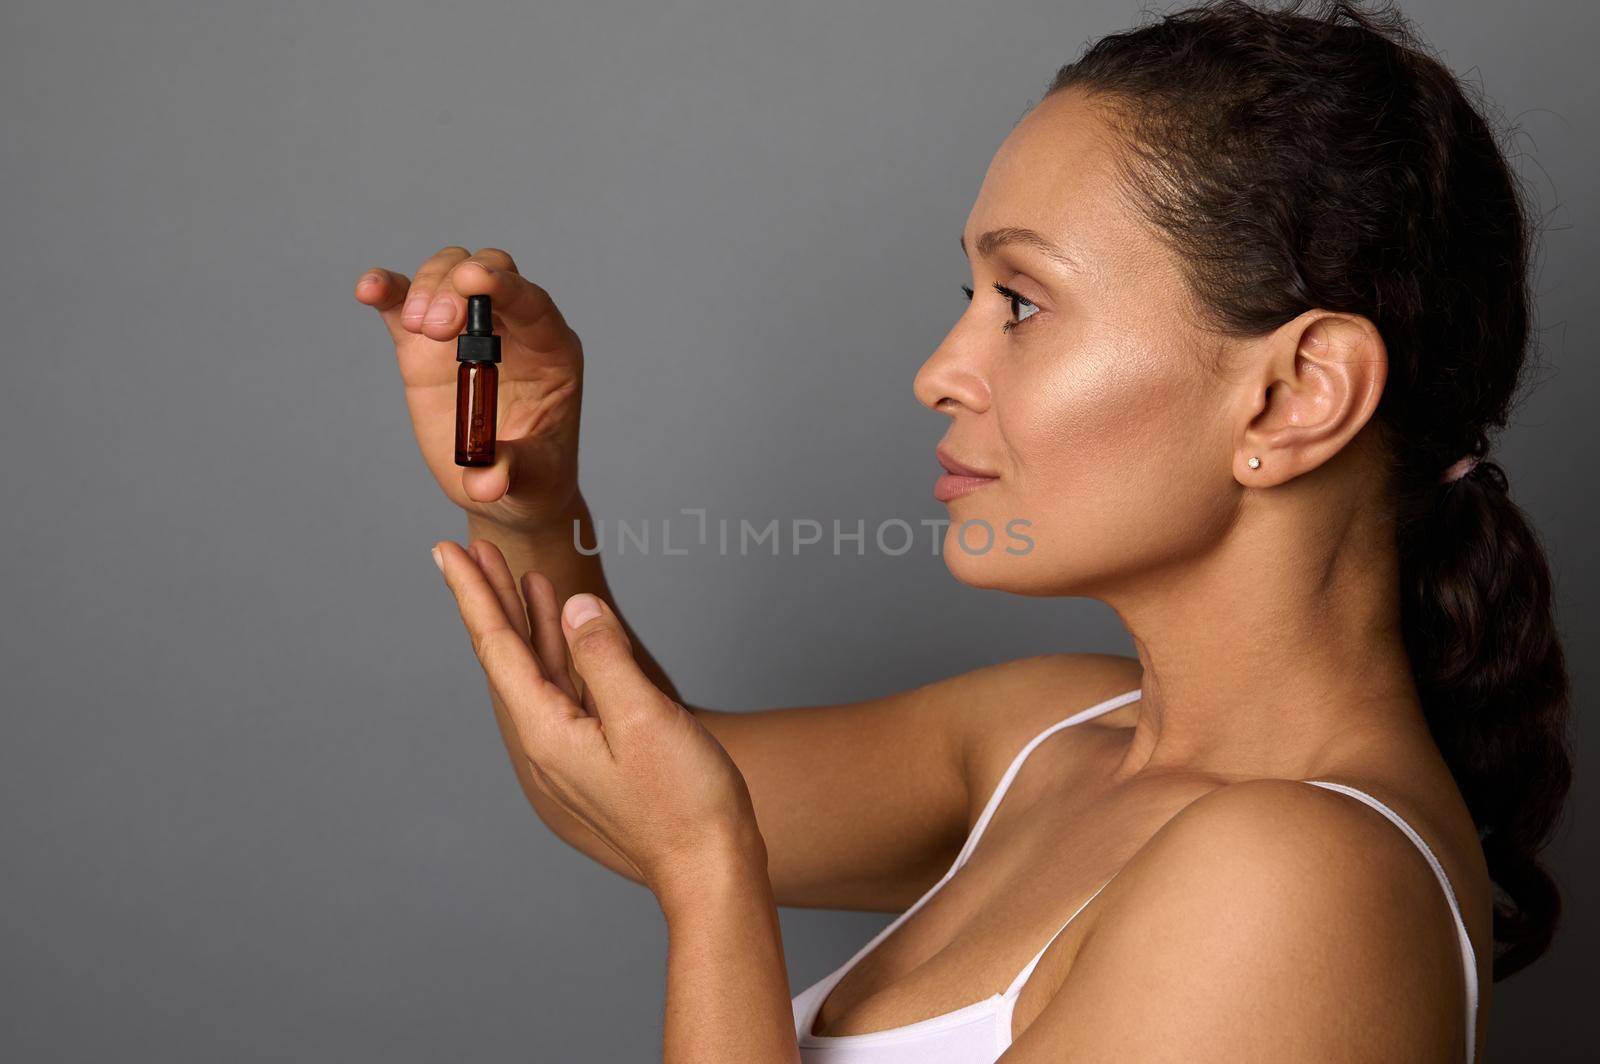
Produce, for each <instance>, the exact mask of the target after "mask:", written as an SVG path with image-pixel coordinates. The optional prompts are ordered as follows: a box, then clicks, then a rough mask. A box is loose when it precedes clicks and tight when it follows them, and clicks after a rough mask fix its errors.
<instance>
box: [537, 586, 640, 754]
mask: <svg viewBox="0 0 1600 1064" xmlns="http://www.w3.org/2000/svg"><path fill="white" fill-rule="evenodd" d="M561 628H562V631H563V633H564V634H565V635H566V639H567V647H568V649H569V651H570V653H571V654H572V663H573V666H574V667H575V668H576V669H577V671H578V672H579V673H580V674H581V675H582V677H583V682H584V686H585V687H586V688H587V689H588V691H589V693H590V694H592V695H593V696H594V704H595V707H596V709H597V711H598V713H599V715H600V719H601V721H603V722H604V723H605V726H606V728H607V730H608V731H615V730H617V729H618V728H626V727H628V726H629V725H632V724H636V723H641V722H643V721H645V720H647V719H649V718H651V717H653V716H655V715H656V714H658V713H659V712H660V711H661V710H662V708H663V707H664V706H665V705H666V696H665V695H663V694H662V693H661V689H660V688H658V687H656V685H655V684H653V683H651V682H650V678H649V677H648V676H646V675H645V674H644V671H643V670H642V669H640V668H639V663H638V662H637V661H636V660H634V656H633V645H632V644H631V643H630V642H629V641H628V636H627V633H626V632H624V631H623V630H622V621H621V620H620V619H619V618H618V617H617V615H616V614H615V613H613V612H612V611H611V607H610V606H607V605H606V604H605V603H604V602H603V601H602V600H601V599H600V598H599V597H598V596H596V595H589V594H578V595H573V596H572V597H571V598H569V599H567V604H566V606H565V607H564V608H563V609H562V611H561ZM613 745H614V742H613Z"/></svg>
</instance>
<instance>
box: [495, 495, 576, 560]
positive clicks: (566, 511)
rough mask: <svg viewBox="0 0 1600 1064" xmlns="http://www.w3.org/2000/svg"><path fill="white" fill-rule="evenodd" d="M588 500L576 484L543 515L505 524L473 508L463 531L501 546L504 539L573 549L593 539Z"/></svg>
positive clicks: (545, 546)
mask: <svg viewBox="0 0 1600 1064" xmlns="http://www.w3.org/2000/svg"><path fill="white" fill-rule="evenodd" d="M591 525H592V518H591V517H590V515H589V504H588V502H587V501H586V500H585V499H584V497H583V494H582V492H580V491H578V490H577V489H576V488H575V489H573V492H572V495H571V497H570V498H569V499H567V500H566V501H565V502H564V503H562V504H561V505H559V506H553V507H551V508H550V509H549V510H548V511H547V512H546V513H545V514H544V515H543V516H541V517H539V518H537V519H536V520H532V521H525V522H518V523H516V524H507V523H505V522H502V521H497V520H495V519H494V518H492V517H486V516H484V515H483V514H480V513H475V512H473V511H470V510H469V511H468V512H467V534H468V536H470V537H471V538H473V539H480V538H481V539H487V540H491V541H492V542H494V543H495V544H496V545H497V546H499V547H500V548H501V550H502V551H504V549H505V544H506V543H507V542H513V543H518V544H525V545H527V546H531V547H539V548H545V549H548V548H552V547H567V548H570V549H573V550H576V549H577V547H578V546H579V545H580V544H588V545H590V546H592V545H593V544H594V543H595V540H594V537H593V531H592V527H591Z"/></svg>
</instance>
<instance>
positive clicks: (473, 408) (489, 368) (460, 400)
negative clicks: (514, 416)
mask: <svg viewBox="0 0 1600 1064" xmlns="http://www.w3.org/2000/svg"><path fill="white" fill-rule="evenodd" d="M456 361H457V362H458V363H460V365H459V366H457V368H456V465H459V466H488V465H494V430H495V417H496V400H497V399H498V398H499V395H500V366H499V362H500V337H498V336H496V335H495V334H494V323H493V318H492V316H491V312H490V307H489V297H488V296H468V297H467V330H466V332H464V333H462V334H461V335H460V336H458V337H456Z"/></svg>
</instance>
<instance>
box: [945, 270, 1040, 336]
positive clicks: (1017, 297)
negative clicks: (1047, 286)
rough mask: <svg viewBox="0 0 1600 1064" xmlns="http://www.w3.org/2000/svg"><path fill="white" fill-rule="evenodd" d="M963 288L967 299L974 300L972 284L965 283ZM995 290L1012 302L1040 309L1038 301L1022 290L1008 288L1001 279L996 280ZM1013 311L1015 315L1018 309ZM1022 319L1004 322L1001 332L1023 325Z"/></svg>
mask: <svg viewBox="0 0 1600 1064" xmlns="http://www.w3.org/2000/svg"><path fill="white" fill-rule="evenodd" d="M961 290H962V291H963V292H965V293H966V294H967V301H968V302H969V303H970V302H971V301H972V294H973V293H972V286H971V285H965V284H964V285H962V286H961ZM994 290H995V291H996V292H999V293H1000V295H1001V296H1003V297H1004V298H1005V299H1006V300H1008V301H1009V302H1011V303H1013V304H1015V303H1021V304H1022V305H1024V306H1028V307H1033V308H1034V309H1036V310H1037V309H1038V306H1039V305H1038V304H1037V303H1035V302H1033V300H1031V299H1029V298H1028V297H1027V296H1024V295H1023V294H1021V293H1020V292H1016V291H1014V290H1012V289H1010V288H1007V287H1006V286H1005V285H1003V284H1001V283H1000V282H999V281H995V282H994ZM1011 313H1012V314H1013V315H1015V314H1016V313H1017V311H1016V309H1015V308H1013V309H1012V311H1011ZM1026 320H1027V319H1026V318H1024V319H1022V321H1026ZM1022 321H1007V322H1003V323H1002V324H1001V325H1000V331H1001V332H1010V331H1011V330H1012V329H1015V328H1016V327H1017V326H1018V325H1021V324H1022Z"/></svg>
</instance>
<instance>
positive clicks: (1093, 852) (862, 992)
mask: <svg viewBox="0 0 1600 1064" xmlns="http://www.w3.org/2000/svg"><path fill="white" fill-rule="evenodd" d="M1022 782H1023V781H1022V780H1021V779H1020V778H1019V779H1018V781H1017V783H1018V784H1021V783H1022ZM1013 800H1015V804H1014V805H1012V806H1011V807H1010V808H1008V809H1006V810H1005V813H1006V814H1007V815H1005V816H1000V815H997V816H996V817H995V818H994V820H993V821H992V822H991V823H990V825H989V826H988V829H987V830H986V832H985V833H984V835H983V838H982V840H981V845H979V846H978V847H977V848H976V849H975V850H974V851H973V853H972V854H971V856H970V857H969V859H968V860H967V861H966V862H965V863H964V864H962V865H961V866H960V867H959V868H957V869H955V871H954V872H952V873H947V876H946V878H945V879H944V880H943V881H942V882H941V883H940V884H937V885H936V886H935V888H934V889H933V890H932V893H931V894H930V895H925V896H924V898H923V899H922V900H921V901H920V902H919V903H918V904H917V905H916V906H915V907H914V910H913V911H911V912H909V914H906V915H904V916H903V917H902V919H901V920H900V921H899V922H898V924H897V926H895V927H894V929H893V931H891V932H890V933H889V934H888V935H887V936H886V937H884V938H883V939H882V940H880V941H879V942H878V943H877V944H876V946H874V947H873V948H872V949H871V950H870V951H869V952H868V953H867V954H866V955H865V956H863V957H861V958H860V959H859V960H858V961H857V962H856V963H855V964H854V965H853V966H851V967H850V968H849V970H848V971H846V972H845V974H844V975H843V976H842V977H840V979H839V980H838V982H837V983H835V984H834V986H833V987H832V989H831V990H830V991H829V993H828V995H827V997H826V998H825V999H824V1000H823V1001H822V1003H821V1006H820V1008H819V1010H818V1012H817V1015H816V1019H815V1022H814V1024H813V1025H812V1027H811V1033H812V1034H814V1035H821V1036H848V1035H854V1034H867V1033H874V1032H879V1031H886V1030H890V1029H892V1028H897V1027H902V1026H905V1025H907V1024H912V1023H917V1022H920V1021H923V1020H926V1019H930V1018H932V1017H936V1016H942V1015H945V1014H947V1013H950V1012H953V1011H955V1010H956V1009H960V1008H965V1007H967V1006H969V1005H972V1004H974V1003H976V1002H980V1001H982V1000H984V999H986V998H989V997H991V996H993V995H996V994H1000V993H1002V992H1003V991H1005V990H1007V989H1009V988H1011V987H1012V986H1013V984H1014V981H1015V980H1016V979H1017V977H1018V976H1019V975H1020V974H1021V972H1022V971H1023V969H1024V968H1025V967H1026V966H1027V965H1028V964H1029V962H1030V960H1031V959H1032V958H1033V957H1034V955H1035V954H1036V953H1037V952H1038V951H1039V950H1040V949H1041V947H1044V946H1045V944H1046V943H1047V942H1049V943H1050V948H1049V949H1048V950H1047V951H1046V952H1047V954H1048V955H1049V956H1048V958H1044V957H1041V959H1040V963H1039V967H1038V968H1037V969H1035V972H1034V975H1033V977H1032V978H1030V979H1029V980H1028V981H1027V984H1028V985H1027V986H1024V987H1022V988H1021V989H1022V990H1024V991H1029V993H1028V998H1029V1000H1028V1001H1027V1002H1023V1003H1022V1007H1019V1009H1018V1015H1017V1026H1018V1027H1019V1028H1020V1027H1024V1026H1026V1023H1027V1022H1029V1017H1030V1016H1031V1015H1033V1014H1036V1009H1035V1008H1033V1003H1034V1002H1035V1001H1036V1000H1047V999H1048V998H1049V996H1050V993H1053V991H1054V987H1055V986H1059V985H1060V983H1061V981H1062V980H1063V979H1064V978H1065V977H1066V974H1067V972H1068V970H1070V958H1071V956H1072V954H1074V953H1075V952H1076V949H1077V943H1078V941H1080V940H1081V936H1082V934H1083V933H1084V932H1085V931H1086V930H1087V928H1088V927H1089V926H1091V924H1092V914H1089V913H1086V914H1085V918H1080V919H1074V920H1073V922H1072V925H1071V926H1069V927H1066V928H1063V927H1062V923H1063V921H1065V920H1067V919H1068V918H1069V916H1070V915H1071V914H1072V913H1073V912H1074V910H1075V909H1076V908H1077V907H1078V906H1079V905H1080V904H1082V903H1083V901H1084V900H1085V899H1087V898H1088V897H1090V896H1091V895H1092V894H1093V893H1094V892H1095V890H1096V889H1097V888H1098V887H1100V886H1101V885H1102V884H1103V883H1104V882H1105V881H1106V880H1107V879H1108V878H1109V877H1111V876H1112V875H1114V874H1115V872H1116V871H1117V869H1118V868H1120V867H1121V865H1122V863H1123V862H1124V861H1125V860H1126V859H1127V857H1128V856H1130V855H1131V848H1136V847H1137V844H1138V842H1139V841H1141V840H1143V839H1144V838H1147V837H1148V834H1149V833H1150V832H1153V830H1154V828H1147V822H1148V820H1149V819H1150V816H1151V813H1150V810H1149V809H1148V803H1147V802H1143V801H1133V800H1129V798H1128V797H1126V796H1122V797H1120V798H1119V797H1116V796H1112V795H1100V796H1070V795H1062V794H1054V795H1052V794H1050V793H1048V792H1047V791H1045V790H1039V789H1037V788H1018V792H1017V793H1014V794H1012V795H1011V796H1010V797H1008V799H1007V801H1008V802H1011V801H1013ZM1058 930H1061V931H1062V934H1061V935H1060V936H1059V937H1057V938H1056V939H1055V940H1054V941H1051V938H1052V935H1054V934H1055V933H1056V932H1057V931H1058ZM1036 982H1037V983H1043V984H1048V986H1047V987H1046V989H1047V991H1048V992H1044V993H1043V994H1042V997H1041V995H1040V994H1039V993H1037V992H1033V991H1030V990H1029V988H1030V987H1031V986H1032V985H1033V984H1034V983H1036ZM1018 996H1019V999H1020V997H1021V995H1020V994H1019V995H1018Z"/></svg>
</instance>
